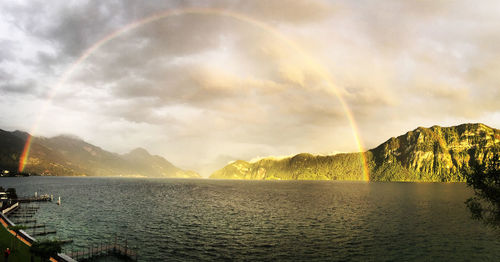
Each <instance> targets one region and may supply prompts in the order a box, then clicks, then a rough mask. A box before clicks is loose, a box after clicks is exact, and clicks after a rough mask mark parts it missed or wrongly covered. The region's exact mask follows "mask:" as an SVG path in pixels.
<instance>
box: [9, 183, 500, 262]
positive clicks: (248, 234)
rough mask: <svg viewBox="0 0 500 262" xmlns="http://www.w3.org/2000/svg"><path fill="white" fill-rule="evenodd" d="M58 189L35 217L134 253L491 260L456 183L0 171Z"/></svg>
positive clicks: (487, 236) (77, 244) (492, 241)
mask: <svg viewBox="0 0 500 262" xmlns="http://www.w3.org/2000/svg"><path fill="white" fill-rule="evenodd" d="M0 185H2V186H3V187H16V188H17V191H18V195H27V194H30V195H31V194H33V193H34V192H35V191H37V192H39V193H50V194H54V197H56V196H61V199H62V205H61V206H57V205H55V204H42V205H41V206H42V208H41V209H40V211H39V212H38V213H37V215H36V216H37V219H38V220H39V221H43V223H46V224H48V225H50V226H51V227H55V228H57V230H58V232H57V237H58V238H60V239H74V243H73V245H68V246H66V249H67V250H69V249H77V248H82V247H86V246H88V245H89V244H91V243H94V244H99V243H101V242H102V241H113V240H114V238H115V236H116V237H118V238H119V239H127V243H128V244H129V245H130V246H132V247H134V248H135V249H136V250H137V251H138V253H139V260H140V261H163V260H169V261H186V260H192V261H199V260H257V261H262V260H361V261H364V260H374V259H376V260H392V261H404V260H438V261H440V260H464V259H466V260H495V259H497V258H498V257H500V240H499V239H498V233H496V234H495V232H491V231H490V230H489V229H488V228H485V227H483V226H482V225H481V224H479V223H478V222H476V221H472V220H470V218H469V214H468V213H467V210H466V209H465V205H464V201H465V199H467V198H468V197H469V196H470V195H471V192H470V191H469V190H468V189H467V188H466V186H465V185H464V184H435V183H356V182H329V181H221V180H180V179H129V178H127V179H125V178H70V177H29V178H2V179H0Z"/></svg>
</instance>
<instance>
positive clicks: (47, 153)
mask: <svg viewBox="0 0 500 262" xmlns="http://www.w3.org/2000/svg"><path fill="white" fill-rule="evenodd" d="M28 136H29V134H28V133H24V132H19V131H14V132H7V131H3V130H0V169H1V170H2V171H3V170H9V171H11V172H10V173H12V174H15V173H17V169H18V165H19V160H20V157H21V153H22V151H23V148H24V145H25V143H26V140H27V138H28ZM24 171H25V173H31V174H40V175H54V176H146V177H179V178H196V177H200V176H199V175H198V174H197V173H196V172H193V171H186V170H182V169H180V168H178V167H176V166H174V165H173V164H172V163H170V162H168V161H167V160H166V159H164V158H163V157H160V156H155V155H150V154H149V153H148V152H147V151H146V150H144V149H135V150H133V151H132V152H130V153H128V154H125V155H119V154H116V153H112V152H108V151H106V150H103V149H102V148H100V147H97V146H94V145H92V144H89V143H87V142H85V141H83V140H81V139H78V138H75V137H71V136H57V137H52V138H44V137H33V138H32V143H31V149H30V154H29V158H28V161H27V164H26V167H25V170H24Z"/></svg>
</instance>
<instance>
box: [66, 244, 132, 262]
mask: <svg viewBox="0 0 500 262" xmlns="http://www.w3.org/2000/svg"><path fill="white" fill-rule="evenodd" d="M66 255H68V256H69V257H71V258H73V259H74V260H76V261H91V260H93V259H95V258H97V257H103V256H117V257H121V258H125V259H127V260H130V261H137V253H136V252H134V251H132V250H130V248H128V247H127V245H126V244H125V246H121V245H117V244H101V245H99V246H92V247H89V248H87V249H84V250H79V251H72V252H67V253H66Z"/></svg>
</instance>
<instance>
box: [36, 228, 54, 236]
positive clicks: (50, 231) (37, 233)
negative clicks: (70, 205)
mask: <svg viewBox="0 0 500 262" xmlns="http://www.w3.org/2000/svg"><path fill="white" fill-rule="evenodd" d="M56 233H57V231H55V230H46V229H44V230H43V231H35V232H34V233H33V234H32V235H33V236H45V235H49V234H56Z"/></svg>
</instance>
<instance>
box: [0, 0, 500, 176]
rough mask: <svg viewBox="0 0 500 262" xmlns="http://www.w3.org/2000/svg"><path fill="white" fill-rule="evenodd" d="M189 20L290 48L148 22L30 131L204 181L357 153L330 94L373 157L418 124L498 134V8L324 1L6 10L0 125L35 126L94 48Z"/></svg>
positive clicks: (93, 60) (15, 6)
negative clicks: (283, 162)
mask: <svg viewBox="0 0 500 262" xmlns="http://www.w3.org/2000/svg"><path fill="white" fill-rule="evenodd" d="M484 6H487V7H488V8H485V7H484ZM188 7H196V8H205V7H207V8H217V9H221V10H226V11H230V12H236V13H241V14H243V15H245V16H248V17H252V18H254V19H257V20H258V21H260V22H262V23H264V24H267V25H269V26H270V27H272V28H273V30H276V31H279V32H280V33H281V34H283V36H285V37H286V38H287V39H288V40H286V41H283V40H282V39H281V37H279V36H276V35H275V34H274V32H272V30H271V31H268V30H267V29H262V28H259V26H256V25H255V24H252V23H246V22H244V21H241V20H238V19H233V18H230V17H220V16H217V15H213V14H189V15H179V16H171V17H168V18H164V19H160V20H157V21H155V22H151V23H149V24H146V25H144V26H141V27H138V28H135V29H133V30H130V31H128V32H126V33H124V34H121V35H120V36H118V37H116V38H114V39H112V40H111V41H109V42H107V43H105V44H104V45H103V46H101V47H100V48H98V49H97V50H96V51H95V52H93V53H92V54H91V55H90V56H89V57H88V58H87V59H86V60H85V61H83V63H81V64H80V65H79V66H78V67H77V68H76V70H75V71H74V72H72V74H71V75H70V76H69V78H68V79H67V81H66V82H65V83H64V84H63V85H62V86H61V87H60V88H59V89H58V90H56V92H55V93H54V98H53V99H52V101H51V105H50V106H49V109H48V111H47V113H46V116H45V118H50V120H51V121H50V122H51V123H50V125H47V124H43V123H42V124H40V130H39V132H40V133H42V134H44V135H51V134H53V133H72V134H75V135H78V136H80V137H83V138H88V139H89V141H91V142H93V143H96V144H98V145H102V146H103V147H104V148H107V149H110V150H116V151H120V152H125V151H127V150H129V149H131V148H133V147H136V146H142V147H146V148H148V149H149V150H151V151H152V152H153V153H155V154H160V155H163V156H165V157H167V158H168V159H170V160H172V161H173V162H174V163H176V164H179V165H181V166H184V167H189V168H191V169H198V168H199V169H200V170H203V172H205V174H208V173H209V172H210V171H212V170H213V169H215V168H217V167H219V166H218V165H221V163H222V162H227V161H229V160H231V158H233V157H234V158H236V157H237V158H244V159H247V160H249V159H251V158H253V157H255V156H265V155H289V154H294V153H298V152H307V151H308V152H312V153H327V152H333V151H354V150H357V148H356V144H355V143H354V141H352V140H351V138H350V137H351V136H352V134H351V132H352V130H351V127H350V126H349V123H348V121H347V118H346V115H345V114H346V112H345V111H344V109H343V108H342V106H341V103H340V101H339V98H338V97H337V96H336V93H340V94H341V95H342V96H343V98H344V100H345V102H346V103H347V104H348V106H349V108H350V110H351V111H352V113H353V114H354V116H355V119H356V120H357V122H358V125H359V127H360V129H361V134H362V137H363V138H364V140H365V143H366V144H367V145H368V146H375V145H376V144H377V143H379V142H382V141H383V140H385V139H386V138H387V137H388V134H391V135H398V134H400V133H404V132H405V131H407V130H408V129H411V128H414V127H416V126H420V125H426V124H428V125H433V124H442V125H446V124H456V123H460V122H465V121H467V122H479V121H483V120H486V121H489V122H487V123H486V124H489V125H491V126H495V125H498V124H500V119H498V112H499V111H500V108H499V104H498V102H497V101H499V99H500V91H499V90H500V89H498V82H499V80H500V78H499V75H498V73H497V72H498V70H499V69H500V64H499V62H498V61H500V59H499V57H498V53H499V52H500V33H499V31H498V29H499V28H500V22H499V20H498V18H497V14H498V13H499V12H500V6H499V5H498V4H497V3H496V2H491V3H485V4H484V5H481V6H479V5H477V4H471V3H469V2H468V1H453V2H450V1H415V2H401V1H384V2H377V3H373V2H372V1H336V2H335V3H332V2H329V1H320V0H318V1H305V0H287V1H278V0H276V1H265V0H262V1H260V0H259V1H202V0H199V1H189V2H186V1H147V2H144V1H132V0H127V1H116V2H113V1H85V2H74V3H66V2H57V3H52V4H51V5H47V4H46V3H45V2H43V1H35V2H30V3H22V2H21V3H13V2H12V3H11V2H4V3H1V4H0V13H1V18H0V31H2V34H0V35H1V37H0V47H1V48H0V92H1V93H2V95H3V96H4V97H3V98H2V99H3V101H4V103H3V104H2V105H0V108H1V109H2V113H3V114H2V119H0V124H1V125H4V126H9V127H16V128H18V129H28V128H29V127H30V126H31V125H32V122H30V123H28V124H26V125H25V126H23V123H22V122H20V121H17V120H14V119H19V118H20V116H22V117H21V118H24V119H26V120H27V122H29V121H32V120H33V119H36V116H37V113H38V111H39V108H40V106H41V105H42V104H43V103H44V101H46V100H45V99H46V97H47V95H48V94H50V93H51V92H53V90H54V89H53V88H54V86H55V83H57V82H58V80H59V79H60V77H61V75H62V74H63V73H64V72H65V71H66V70H67V69H68V68H69V66H71V65H72V63H74V61H76V59H77V58H78V57H80V56H81V55H82V54H83V52H84V51H85V50H87V49H88V48H89V47H91V46H93V45H94V44H95V43H96V42H97V41H99V40H100V39H103V38H104V37H106V36H108V35H109V34H110V33H112V32H114V31H116V30H118V29H119V28H122V27H123V26H124V25H127V24H129V23H131V22H133V21H137V20H139V19H142V18H145V17H148V16H150V15H151V14H154V13H157V12H160V11H165V10H173V9H178V8H188ZM287 41H291V42H293V44H292V45H296V46H300V47H301V48H302V49H303V50H304V53H305V56H309V58H312V59H309V58H308V57H305V56H304V54H302V52H300V51H297V50H296V49H295V48H294V47H292V46H290V44H289V42H287ZM311 60H314V61H315V62H311ZM325 72H326V74H327V75H328V77H330V78H331V79H333V86H332V85H331V83H328V81H327V79H326V78H325ZM51 90H52V91H51ZM12 108H19V109H18V110H17V111H14V110H13V109H12ZM33 121H34V120H33ZM25 122H26V121H25ZM49 126H50V127H49ZM53 126H58V130H57V131H54V130H51V128H52V127H53ZM381 126H383V128H382V127H381ZM218 156H219V157H218ZM229 156H230V157H229Z"/></svg>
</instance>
